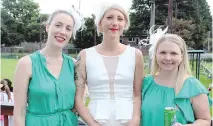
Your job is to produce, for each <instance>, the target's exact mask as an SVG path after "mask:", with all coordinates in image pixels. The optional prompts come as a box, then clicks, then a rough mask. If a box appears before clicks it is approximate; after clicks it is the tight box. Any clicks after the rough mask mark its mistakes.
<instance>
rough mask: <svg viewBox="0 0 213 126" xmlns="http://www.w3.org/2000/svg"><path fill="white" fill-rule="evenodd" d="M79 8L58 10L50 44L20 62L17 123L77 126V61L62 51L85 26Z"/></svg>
mask: <svg viewBox="0 0 213 126" xmlns="http://www.w3.org/2000/svg"><path fill="white" fill-rule="evenodd" d="M73 10H74V9H73ZM80 19H81V17H80V16H79V15H78V13H77V12H75V11H66V10H57V11H55V12H54V13H53V14H52V15H51V16H50V17H49V20H48V23H47V25H46V31H47V33H48V39H47V43H46V46H45V47H44V48H43V49H42V50H39V51H37V52H35V53H33V54H30V55H27V56H25V57H23V58H21V59H20V60H19V62H18V65H17V68H16V72H15V78H14V79H15V80H14V83H15V85H14V94H15V95H14V99H15V105H14V123H15V125H16V126H77V125H78V120H77V116H75V115H74V113H73V112H72V111H71V109H72V108H73V107H74V97H75V91H76V87H75V82H74V60H73V59H72V58H71V57H70V56H68V55H65V54H64V53H62V49H63V48H64V47H65V46H66V45H67V43H68V41H69V40H70V38H71V36H72V34H73V36H74V37H75V33H76V31H77V30H78V29H79V28H80V27H81V25H82V24H83V22H80V21H81V20H80Z"/></svg>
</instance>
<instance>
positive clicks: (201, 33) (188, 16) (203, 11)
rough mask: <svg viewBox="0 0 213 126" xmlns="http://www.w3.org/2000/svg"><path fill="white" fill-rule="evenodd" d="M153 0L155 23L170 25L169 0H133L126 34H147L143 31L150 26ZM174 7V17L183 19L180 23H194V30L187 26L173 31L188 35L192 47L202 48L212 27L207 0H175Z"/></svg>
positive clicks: (187, 39)
mask: <svg viewBox="0 0 213 126" xmlns="http://www.w3.org/2000/svg"><path fill="white" fill-rule="evenodd" d="M152 1H155V24H157V25H168V24H167V19H168V0H133V3H132V7H131V10H130V19H131V26H130V29H129V30H128V31H127V32H126V34H125V35H127V36H142V35H143V34H146V33H143V31H147V30H149V28H150V15H151V3H152ZM172 7H173V18H175V17H176V18H177V19H180V20H182V21H180V22H178V23H186V24H191V25H192V24H193V25H194V26H193V27H194V30H190V29H188V28H186V29H185V30H181V31H177V30H178V29H175V30H174V29H173V31H176V32H175V33H177V32H178V33H181V34H184V37H186V36H188V37H189V38H186V41H189V40H190V41H189V42H188V43H194V44H193V46H192V47H194V48H195V49H201V48H202V46H203V42H204V41H205V39H206V37H207V32H208V31H210V30H211V29H212V28H211V24H212V17H211V15H210V10H209V6H208V4H207V2H206V0H175V1H174V0H173V6H172ZM189 21H190V22H189ZM175 23H177V22H173V25H180V24H175ZM183 25H184V24H183ZM191 25H190V26H191ZM185 26H186V25H184V27H185ZM187 29H188V30H187ZM183 31H185V32H183ZM189 32H190V33H189ZM185 34H186V35H185ZM189 34H190V35H189ZM190 46H191V44H190Z"/></svg>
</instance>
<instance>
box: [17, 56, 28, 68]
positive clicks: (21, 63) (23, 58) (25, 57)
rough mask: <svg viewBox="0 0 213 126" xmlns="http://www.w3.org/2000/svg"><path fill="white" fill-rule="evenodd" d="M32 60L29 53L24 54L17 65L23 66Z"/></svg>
mask: <svg viewBox="0 0 213 126" xmlns="http://www.w3.org/2000/svg"><path fill="white" fill-rule="evenodd" d="M31 64H32V61H31V55H26V56H24V57H22V58H21V59H19V61H18V63H17V65H21V66H25V65H27V66H28V65H31Z"/></svg>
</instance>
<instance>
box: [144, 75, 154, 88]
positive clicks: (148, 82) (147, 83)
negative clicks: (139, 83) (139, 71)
mask: <svg viewBox="0 0 213 126" xmlns="http://www.w3.org/2000/svg"><path fill="white" fill-rule="evenodd" d="M151 84H153V75H146V76H145V77H144V78H143V90H144V89H145V88H148V87H149V86H150V85H151Z"/></svg>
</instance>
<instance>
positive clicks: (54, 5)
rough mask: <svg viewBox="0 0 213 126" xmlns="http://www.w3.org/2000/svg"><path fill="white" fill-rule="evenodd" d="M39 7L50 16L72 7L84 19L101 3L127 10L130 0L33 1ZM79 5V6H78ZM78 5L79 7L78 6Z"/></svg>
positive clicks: (212, 4)
mask: <svg viewBox="0 0 213 126" xmlns="http://www.w3.org/2000/svg"><path fill="white" fill-rule="evenodd" d="M34 1H35V2H37V3H39V5H40V12H41V13H47V14H51V13H52V12H53V11H54V10H56V9H60V8H69V7H71V6H72V5H74V6H75V8H77V9H79V7H80V12H81V13H82V14H83V16H84V17H88V16H91V14H96V12H97V11H98V10H99V9H100V8H99V7H100V6H99V5H100V4H101V3H103V2H104V3H119V5H121V6H123V7H124V8H125V9H127V10H128V9H129V8H130V7H131V5H132V0H34ZM207 2H208V4H209V6H210V10H211V15H212V16H213V0H207ZM79 3H80V4H79ZM79 5H80V6H79Z"/></svg>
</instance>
